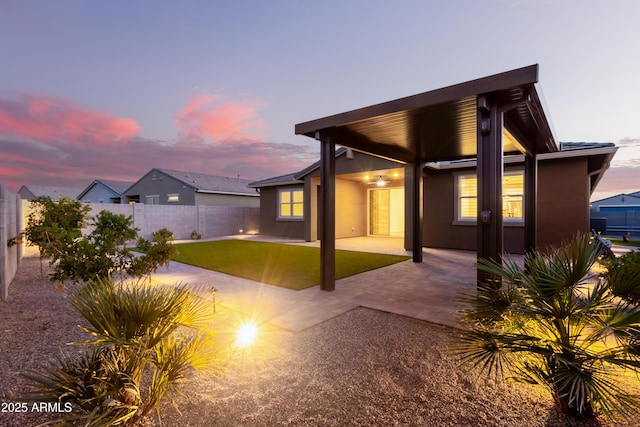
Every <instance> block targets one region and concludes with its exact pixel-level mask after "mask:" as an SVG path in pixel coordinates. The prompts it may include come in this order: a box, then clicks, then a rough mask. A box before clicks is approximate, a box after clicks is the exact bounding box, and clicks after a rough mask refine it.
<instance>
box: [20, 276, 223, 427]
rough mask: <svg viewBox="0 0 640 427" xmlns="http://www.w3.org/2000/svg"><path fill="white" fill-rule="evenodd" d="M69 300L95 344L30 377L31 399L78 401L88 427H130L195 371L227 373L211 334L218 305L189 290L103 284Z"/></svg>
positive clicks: (145, 284)
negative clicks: (214, 305) (83, 321)
mask: <svg viewBox="0 0 640 427" xmlns="http://www.w3.org/2000/svg"><path fill="white" fill-rule="evenodd" d="M68 299H69V302H70V304H71V305H72V306H73V307H74V308H75V309H76V310H77V311H78V312H79V313H80V314H81V315H82V316H83V317H84V318H85V319H86V320H87V321H88V323H89V325H90V326H86V327H82V329H84V330H85V331H86V332H88V333H90V334H91V335H92V336H93V339H90V340H87V341H84V342H81V343H76V344H85V345H88V346H89V350H88V351H85V353H83V354H81V355H80V356H79V357H76V358H74V357H70V356H63V357H59V358H58V359H56V360H54V361H51V362H49V363H48V365H45V366H43V368H44V373H29V374H26V375H25V376H26V377H27V378H29V379H31V380H32V381H33V385H34V386H35V387H36V390H35V391H34V392H33V393H32V395H31V397H30V399H31V400H39V401H60V402H71V403H72V404H74V405H76V406H77V407H80V408H81V409H83V410H84V413H83V414H81V415H79V416H75V417H72V419H78V418H80V419H83V420H85V422H86V425H91V426H102V425H105V426H106V425H126V424H128V423H132V422H134V421H135V420H137V419H140V418H141V417H144V416H146V415H147V414H148V413H149V412H150V411H151V410H152V409H154V408H156V409H157V408H158V407H159V404H160V402H161V401H162V399H163V398H165V397H166V398H169V399H171V398H172V396H173V395H175V394H176V393H178V392H179V388H180V385H181V384H182V383H183V382H184V380H185V379H186V377H187V373H188V371H189V370H190V369H196V370H198V371H200V372H204V373H206V374H213V375H217V374H220V373H221V372H222V368H223V366H224V363H225V357H224V353H223V351H222V348H221V347H220V346H219V345H218V344H217V340H216V337H215V335H213V334H211V333H208V332H207V331H206V327H207V326H208V325H209V324H210V322H211V321H212V313H211V307H210V306H209V304H208V302H207V301H205V300H203V299H201V298H199V297H197V296H195V295H194V294H193V293H192V292H190V291H189V290H188V289H187V288H186V287H185V286H178V287H164V286H153V285H151V284H149V283H123V284H115V283H114V282H112V281H110V280H106V279H104V280H98V281H95V282H91V283H89V284H88V285H87V286H85V287H83V288H81V289H80V290H78V291H77V292H75V293H73V294H70V295H69V297H68Z"/></svg>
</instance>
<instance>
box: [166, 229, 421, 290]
mask: <svg viewBox="0 0 640 427" xmlns="http://www.w3.org/2000/svg"><path fill="white" fill-rule="evenodd" d="M176 247H177V248H178V251H179V252H180V254H179V255H178V256H177V257H175V258H174V259H173V260H174V261H178V262H182V263H185V264H190V265H194V266H197V267H202V268H206V269H208V270H214V271H220V272H222V273H227V274H231V275H233V276H238V277H244V278H246V279H251V280H256V281H258V282H262V283H269V284H271V285H276V286H281V287H283V288H288V289H295V290H300V289H305V288H308V287H311V286H315V285H318V284H320V249H319V248H315V247H308V246H297V245H284V244H279V243H266V242H253V241H246V240H216V241H211V242H197V243H183V244H178V245H176ZM409 258H410V257H408V256H401V255H385V254H373V253H367V252H354V251H343V250H336V279H340V278H342V277H347V276H351V275H353V274H358V273H362V272H363V271H368V270H373V269H375V268H380V267H384V266H386V265H391V264H395V263H397V262H400V261H405V260H407V259H409Z"/></svg>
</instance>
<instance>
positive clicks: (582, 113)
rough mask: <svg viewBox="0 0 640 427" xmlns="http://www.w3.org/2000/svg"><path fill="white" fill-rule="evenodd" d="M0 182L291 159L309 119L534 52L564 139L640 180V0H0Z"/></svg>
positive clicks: (631, 181)
mask: <svg viewBox="0 0 640 427" xmlns="http://www.w3.org/2000/svg"><path fill="white" fill-rule="evenodd" d="M0 9H1V11H2V13H0V51H1V52H2V66H1V67H0V181H3V182H5V183H7V184H8V185H9V188H10V189H12V190H13V191H16V190H17V189H18V188H19V186H20V185H22V184H51V183H59V184H60V185H70V184H73V183H78V182H81V183H82V184H88V182H89V181H90V180H92V179H94V178H105V179H122V180H136V179H137V178H138V177H140V176H142V175H143V174H144V173H146V172H147V171H148V170H149V169H151V168H152V167H165V168H172V169H178V170H192V171H199V172H205V173H213V174H221V175H229V176H235V175H238V174H239V175H240V176H241V177H245V178H250V179H261V178H265V177H268V176H273V175H280V174H285V173H289V172H293V171H296V170H298V169H300V168H302V167H304V166H305V165H306V164H308V163H309V162H311V161H314V160H315V159H316V158H317V153H318V146H317V143H316V142H315V141H313V140H311V139H309V138H305V137H302V136H296V135H294V132H293V129H294V125H295V124H296V123H299V122H303V121H307V120H312V119H316V118H319V117H324V116H327V115H331V114H335V113H339V112H343V111H346V110H351V109H354V108H359V107H363V106H367V105H370V104H374V103H378V102H383V101H387V100H390V99H395V98H399V97H403V96H408V95H413V94H416V93H420V92H424V91H427V90H431V89H436V88H439V87H442V86H446V85H450V84H455V83H459V82H462V81H466V80H470V79H474V78H478V77H483V76H485V75H489V74H494V73H498V72H502V71H506V70H510V69H514V68H519V67H522V66H526V65H530V64H534V63H538V64H540V88H541V89H542V91H543V93H544V97H545V99H546V104H547V112H548V113H549V115H550V117H551V120H552V122H553V126H554V129H555V134H556V137H557V139H558V140H559V141H563V142H565V141H598V142H614V143H616V144H617V145H618V146H619V147H620V149H619V150H618V154H617V155H616V157H615V160H614V162H613V164H612V168H611V169H610V170H609V171H608V172H607V174H606V175H605V178H604V179H603V181H602V182H601V184H600V186H599V189H598V192H597V193H596V194H595V195H594V199H597V198H599V197H605V196H608V195H612V194H616V193H621V192H633V191H638V190H640V179H639V177H640V173H639V172H640V107H638V104H637V99H640V84H638V75H639V71H640V35H638V31H637V16H640V3H639V2H637V1H633V0H628V1H610V2H602V1H590V0H582V1H572V0H546V1H544V0H539V1H536V0H529V1H526V0H520V1H518V0H484V1H478V0H476V1H455V0H454V1H447V2H444V1H429V0H425V1H411V0H406V1H355V0H354V1H349V0H345V1H331V0H329V1H322V2H318V1H272V2H264V1H255V2H251V1H239V2H230V1H225V2H215V1H180V2H174V1H105V2H98V1H62V0H59V1H30V0H20V1H13V0H0Z"/></svg>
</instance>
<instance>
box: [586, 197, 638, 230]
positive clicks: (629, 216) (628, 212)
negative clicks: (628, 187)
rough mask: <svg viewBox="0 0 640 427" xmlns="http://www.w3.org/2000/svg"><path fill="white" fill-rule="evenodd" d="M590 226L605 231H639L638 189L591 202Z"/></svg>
mask: <svg viewBox="0 0 640 427" xmlns="http://www.w3.org/2000/svg"><path fill="white" fill-rule="evenodd" d="M591 220H592V228H598V230H597V231H602V232H605V233H609V234H613V233H623V234H626V233H640V191H636V192H635V193H629V194H618V195H615V196H611V197H607V198H605V199H600V200H596V201H595V202H591Z"/></svg>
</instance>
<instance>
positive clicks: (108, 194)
mask: <svg viewBox="0 0 640 427" xmlns="http://www.w3.org/2000/svg"><path fill="white" fill-rule="evenodd" d="M111 199H117V200H118V201H117V202H115V203H120V196H119V195H118V194H117V193H115V192H113V191H112V190H110V189H108V188H106V187H105V186H104V185H100V184H97V185H94V186H93V187H92V188H91V189H90V190H89V191H87V193H86V194H85V195H84V197H82V200H81V202H84V203H114V202H112V201H111ZM100 200H102V202H100Z"/></svg>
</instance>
